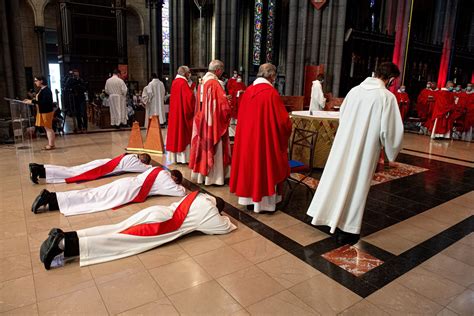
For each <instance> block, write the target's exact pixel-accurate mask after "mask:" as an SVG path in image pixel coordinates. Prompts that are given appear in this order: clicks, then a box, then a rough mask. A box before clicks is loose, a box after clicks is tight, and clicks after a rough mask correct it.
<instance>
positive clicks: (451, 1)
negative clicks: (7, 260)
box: [438, 0, 459, 88]
mask: <svg viewBox="0 0 474 316" xmlns="http://www.w3.org/2000/svg"><path fill="white" fill-rule="evenodd" d="M458 3H459V0H447V2H446V15H445V17H444V34H443V51H442V54H441V62H440V65H439V74H438V87H439V88H441V87H444V86H445V85H446V81H447V80H448V79H449V74H450V72H451V69H450V68H451V63H452V58H453V50H454V37H455V32H456V30H455V25H456V17H457V11H458Z"/></svg>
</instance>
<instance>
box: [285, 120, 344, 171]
mask: <svg viewBox="0 0 474 316" xmlns="http://www.w3.org/2000/svg"><path fill="white" fill-rule="evenodd" d="M290 118H291V121H292V125H293V130H294V129H295V128H302V129H306V130H310V131H315V132H318V137H317V139H316V146H315V150H314V158H313V167H315V168H324V166H325V165H326V161H327V159H328V157H329V152H330V151H331V147H332V144H333V142H334V137H335V136H336V131H337V128H338V126H339V112H335V111H313V112H312V113H311V114H310V112H309V111H293V112H291V113H290ZM290 139H291V138H290ZM309 155H310V153H309V150H308V149H306V148H302V147H296V148H295V149H294V153H293V159H295V160H300V161H302V162H307V161H308V160H309Z"/></svg>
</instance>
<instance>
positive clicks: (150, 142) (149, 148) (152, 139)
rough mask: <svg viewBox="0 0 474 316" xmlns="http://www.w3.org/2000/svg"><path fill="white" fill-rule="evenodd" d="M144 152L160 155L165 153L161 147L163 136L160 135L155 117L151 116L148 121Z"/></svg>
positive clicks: (156, 117) (158, 123)
mask: <svg viewBox="0 0 474 316" xmlns="http://www.w3.org/2000/svg"><path fill="white" fill-rule="evenodd" d="M143 147H144V149H145V151H146V152H149V153H152V154H162V153H164V152H165V147H164V145H163V136H162V135H161V128H160V122H159V120H158V116H157V115H153V116H152V117H151V118H150V120H149V121H148V130H147V132H146V139H145V146H143Z"/></svg>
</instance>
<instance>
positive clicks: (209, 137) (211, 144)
mask: <svg viewBox="0 0 474 316" xmlns="http://www.w3.org/2000/svg"><path fill="white" fill-rule="evenodd" d="M199 88H200V89H203V91H204V92H203V96H202V104H201V103H200V102H199V98H198V102H196V111H195V115H194V123H193V136H192V139H191V153H190V157H189V168H190V169H191V170H192V171H194V172H196V173H200V174H202V175H203V176H207V175H208V174H209V172H210V171H211V169H212V168H213V167H214V155H215V153H216V149H217V144H218V143H219V141H221V140H222V152H223V157H222V158H223V160H224V167H227V166H228V165H230V163H231V157H230V141H229V131H228V129H229V124H230V115H231V109H230V104H229V101H228V100H227V98H226V96H225V92H224V90H223V89H222V87H221V85H220V84H219V82H218V81H217V80H216V79H209V80H208V81H206V83H205V84H204V85H200V86H199Z"/></svg>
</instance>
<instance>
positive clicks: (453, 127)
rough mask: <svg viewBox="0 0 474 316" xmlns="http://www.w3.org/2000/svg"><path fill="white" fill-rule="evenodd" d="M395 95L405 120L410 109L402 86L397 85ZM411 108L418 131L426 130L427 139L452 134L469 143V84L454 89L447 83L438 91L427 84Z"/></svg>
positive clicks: (472, 105) (472, 121) (473, 112)
mask: <svg viewBox="0 0 474 316" xmlns="http://www.w3.org/2000/svg"><path fill="white" fill-rule="evenodd" d="M395 96H396V97H397V101H398V105H399V107H400V114H401V116H402V119H403V120H404V121H405V120H406V119H408V117H407V115H408V111H409V109H410V99H409V97H408V94H407V93H406V91H405V86H401V87H400V89H398V91H397V92H395ZM414 109H415V110H416V113H417V117H418V118H419V119H420V121H421V122H422V126H421V127H422V130H425V131H428V132H429V133H430V135H431V138H434V139H449V138H451V137H452V135H451V134H452V132H453V131H456V136H457V137H458V138H460V139H462V140H467V141H472V140H473V128H474V91H473V89H472V84H471V83H469V84H467V86H466V88H465V89H462V86H461V85H457V86H455V85H454V83H453V82H452V81H448V82H447V83H446V87H444V88H441V89H438V87H437V84H436V82H427V84H426V88H424V89H423V90H422V91H421V92H420V94H419V95H418V98H417V100H416V105H415V107H414Z"/></svg>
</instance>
